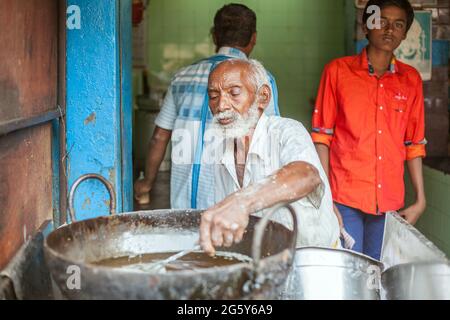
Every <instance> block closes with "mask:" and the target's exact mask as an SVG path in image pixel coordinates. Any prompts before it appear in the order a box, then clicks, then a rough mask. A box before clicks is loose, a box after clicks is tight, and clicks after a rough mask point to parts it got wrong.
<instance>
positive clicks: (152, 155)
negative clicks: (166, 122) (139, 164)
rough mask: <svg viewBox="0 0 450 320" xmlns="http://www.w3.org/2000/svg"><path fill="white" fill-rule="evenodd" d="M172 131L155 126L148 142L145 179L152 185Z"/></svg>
mask: <svg viewBox="0 0 450 320" xmlns="http://www.w3.org/2000/svg"><path fill="white" fill-rule="evenodd" d="M171 136H172V131H169V130H165V129H162V128H159V127H156V128H155V131H154V133H153V136H152V138H151V140H150V142H149V145H148V149H147V155H146V163H145V179H146V180H147V182H148V183H149V184H150V185H153V183H154V181H155V179H156V176H157V174H158V170H159V167H160V166H161V163H162V161H163V159H164V156H165V154H166V149H167V145H168V144H169V141H170V138H171Z"/></svg>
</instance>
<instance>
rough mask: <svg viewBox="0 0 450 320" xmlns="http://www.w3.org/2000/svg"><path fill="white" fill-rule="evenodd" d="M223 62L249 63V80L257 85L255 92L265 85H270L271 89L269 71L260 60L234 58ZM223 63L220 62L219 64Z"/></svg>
mask: <svg viewBox="0 0 450 320" xmlns="http://www.w3.org/2000/svg"><path fill="white" fill-rule="evenodd" d="M221 63H230V64H235V63H242V64H244V65H247V66H248V68H249V80H250V83H251V84H252V85H253V86H254V87H255V92H258V91H259V90H260V89H261V87H262V86H264V85H266V86H268V87H269V89H271V85H270V82H269V75H268V74H267V71H266V69H265V68H264V66H263V65H262V63H261V62H259V61H258V60H255V59H249V60H244V59H237V58H233V59H228V60H225V61H223V62H221ZM221 63H219V65H220V64H221Z"/></svg>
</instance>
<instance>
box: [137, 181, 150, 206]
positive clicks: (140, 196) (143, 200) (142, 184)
mask: <svg viewBox="0 0 450 320" xmlns="http://www.w3.org/2000/svg"><path fill="white" fill-rule="evenodd" d="M151 189H152V187H151V185H150V182H149V181H147V180H145V179H142V180H138V181H136V182H135V184H134V198H135V199H136V200H137V201H138V202H139V204H141V205H146V204H149V203H150V190H151Z"/></svg>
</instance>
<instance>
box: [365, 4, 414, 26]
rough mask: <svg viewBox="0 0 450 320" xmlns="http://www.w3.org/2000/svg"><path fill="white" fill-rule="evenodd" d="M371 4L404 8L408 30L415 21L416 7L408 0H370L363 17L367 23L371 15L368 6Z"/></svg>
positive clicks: (381, 6)
mask: <svg viewBox="0 0 450 320" xmlns="http://www.w3.org/2000/svg"><path fill="white" fill-rule="evenodd" d="M370 6H378V7H380V9H381V10H382V9H384V8H386V7H390V6H394V7H397V8H400V9H403V11H405V13H406V32H408V31H409V29H410V28H411V26H412V24H413V22H414V9H413V7H412V6H411V3H409V1H408V0H369V2H368V3H367V5H366V7H365V8H364V13H363V17H362V21H363V24H364V25H366V23H367V20H368V19H369V17H370V15H371V14H370V13H368V12H367V8H368V7H370Z"/></svg>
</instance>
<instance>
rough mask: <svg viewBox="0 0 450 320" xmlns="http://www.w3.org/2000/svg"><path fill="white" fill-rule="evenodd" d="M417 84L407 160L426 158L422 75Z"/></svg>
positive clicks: (407, 139)
mask: <svg viewBox="0 0 450 320" xmlns="http://www.w3.org/2000/svg"><path fill="white" fill-rule="evenodd" d="M417 78H418V80H417V82H416V83H417V84H416V87H415V90H414V91H415V92H416V96H415V97H414V100H413V103H412V107H411V112H410V114H409V118H408V125H407V127H406V134H405V146H406V160H413V159H416V158H424V157H425V156H426V150H425V146H426V144H427V140H426V138H425V108H424V98H423V83H422V79H421V78H420V75H418V74H417Z"/></svg>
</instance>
